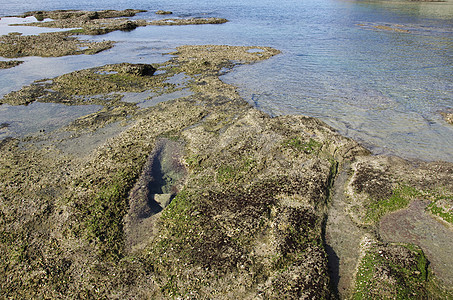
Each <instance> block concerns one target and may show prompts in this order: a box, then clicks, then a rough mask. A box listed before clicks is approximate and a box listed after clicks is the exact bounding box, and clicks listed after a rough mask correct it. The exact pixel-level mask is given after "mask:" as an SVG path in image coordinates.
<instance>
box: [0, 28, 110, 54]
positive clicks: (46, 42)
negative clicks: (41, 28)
mask: <svg viewBox="0 0 453 300" xmlns="http://www.w3.org/2000/svg"><path fill="white" fill-rule="evenodd" d="M71 35H72V33H69V32H52V33H42V34H40V35H25V36H24V35H21V34H8V35H3V36H0V56H3V57H7V58H16V57H25V56H43V57H49V56H66V55H77V54H96V53H98V52H101V51H104V50H106V49H110V48H111V47H112V46H113V42H110V41H102V42H89V41H83V40H79V39H77V38H76V37H72V36H71Z"/></svg>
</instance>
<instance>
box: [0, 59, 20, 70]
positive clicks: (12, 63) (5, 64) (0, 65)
mask: <svg viewBox="0 0 453 300" xmlns="http://www.w3.org/2000/svg"><path fill="white" fill-rule="evenodd" d="M21 63H23V61H20V60H7V61H0V69H10V68H14V67H16V66H18V65H20V64H21Z"/></svg>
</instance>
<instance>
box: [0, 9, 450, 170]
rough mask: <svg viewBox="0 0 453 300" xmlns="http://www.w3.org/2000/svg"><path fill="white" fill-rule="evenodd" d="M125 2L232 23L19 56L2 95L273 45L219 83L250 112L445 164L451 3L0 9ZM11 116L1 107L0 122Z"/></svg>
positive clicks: (118, 35) (138, 33)
mask: <svg viewBox="0 0 453 300" xmlns="http://www.w3.org/2000/svg"><path fill="white" fill-rule="evenodd" d="M126 8H138V9H146V10H148V12H146V13H143V14H139V15H138V16H137V18H146V19H157V18H161V17H160V16H157V15H155V14H154V12H155V11H157V10H160V9H163V10H171V11H173V12H174V15H173V17H206V16H212V17H223V18H227V19H228V20H229V21H230V22H228V23H226V24H222V25H202V26H200V25H199V26H182V27H179V26H168V27H153V26H149V27H142V28H137V29H136V30H134V31H131V32H113V33H110V34H108V35H104V36H96V37H90V38H92V39H94V40H96V39H100V40H102V39H111V40H115V41H118V43H117V45H116V46H115V47H114V48H113V49H111V50H108V51H105V52H102V53H99V54H96V55H94V56H88V55H82V56H70V57H62V58H37V57H30V58H25V63H24V64H22V65H20V66H18V67H16V68H13V69H9V70H0V96H1V95H4V94H6V93H8V92H10V91H12V90H17V89H19V88H20V87H21V86H23V85H25V84H30V83H31V82H33V80H36V79H41V78H51V77H54V76H57V75H60V74H64V73H67V72H70V71H73V70H77V69H83V68H88V67H93V66H98V65H103V64H106V63H119V62H124V61H127V62H145V63H158V62H162V61H165V60H167V59H168V58H169V56H168V55H163V54H165V53H168V52H170V51H171V50H172V49H174V48H175V47H177V46H179V45H184V44H229V45H261V46H271V47H275V48H277V49H279V50H281V51H282V54H280V55H278V56H276V57H274V58H272V59H270V60H268V61H265V62H261V63H259V64H255V65H252V66H241V67H238V68H236V69H235V70H234V71H233V72H231V73H229V74H227V75H225V76H223V78H222V79H223V80H225V81H226V82H228V83H232V84H234V85H236V86H238V87H239V90H240V93H241V95H242V96H243V97H244V98H245V99H246V100H247V101H249V102H250V103H253V104H254V105H256V106H257V107H258V108H259V109H261V110H263V111H265V112H267V113H269V114H271V115H274V116H276V115H282V114H304V115H308V116H313V117H317V118H320V119H322V120H323V121H325V122H326V123H328V124H329V125H331V126H333V127H334V128H336V129H337V130H338V131H339V132H340V133H342V134H344V135H346V136H349V137H352V138H354V139H356V140H357V141H359V142H360V143H362V144H363V145H364V146H366V147H368V148H369V149H370V150H372V151H373V152H374V153H376V154H394V155H399V156H402V157H405V158H418V159H423V160H446V161H453V126H451V125H448V124H446V122H445V121H444V120H443V119H442V117H441V116H440V112H441V111H448V110H453V1H452V0H448V1H446V2H407V1H353V0H317V1H315V0H298V1H296V0H288V1H272V0H228V1H225V0H223V1H220V0H210V1H207V0H202V1H189V0H167V1H160V0H130V1H114V0H106V1H93V0H81V1H78V2H77V3H73V1H69V0H58V1H57V0H42V1H37V0H33V1H26V2H24V1H19V0H8V1H6V0H0V16H8V15H17V14H20V13H23V12H25V11H30V10H53V9H84V10H95V9H126ZM2 22H3V25H2ZM7 22H8V19H7V18H2V20H0V34H3V33H4V32H6V30H10V28H9V27H6V25H5V23H7ZM21 28H22V27H18V29H17V30H16V31H21ZM389 28H393V29H397V30H399V31H396V30H386V29H389ZM28 30H29V29H28ZM406 30H407V31H408V32H405V31H406ZM401 31H403V32H401ZM2 111H3V113H2ZM13 113H15V112H13V111H9V110H8V109H5V108H4V109H3V110H2V109H0V123H3V122H6V121H8V118H10V116H11V115H12V114H13ZM2 119H6V120H2ZM11 130H12V129H11ZM17 132H20V128H19V129H17Z"/></svg>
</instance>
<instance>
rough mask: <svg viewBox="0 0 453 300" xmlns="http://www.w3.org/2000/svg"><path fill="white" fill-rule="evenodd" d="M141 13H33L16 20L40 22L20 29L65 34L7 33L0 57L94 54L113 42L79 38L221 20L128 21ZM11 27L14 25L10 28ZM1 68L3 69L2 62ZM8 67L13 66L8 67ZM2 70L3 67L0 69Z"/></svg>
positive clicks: (1, 38)
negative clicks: (40, 28) (25, 19)
mask: <svg viewBox="0 0 453 300" xmlns="http://www.w3.org/2000/svg"><path fill="white" fill-rule="evenodd" d="M140 12H144V11H143V10H133V9H126V10H123V11H117V10H103V11H78V10H57V11H32V12H27V13H25V14H23V15H22V16H19V17H28V16H34V17H35V18H36V19H37V20H41V21H39V22H32V23H25V24H18V25H21V26H24V25H25V26H37V27H51V28H67V29H70V30H68V31H64V32H50V33H42V34H39V35H26V36H24V35H21V34H20V33H10V34H8V35H3V36H0V56H3V57H6V58H17V57H25V56H43V57H58V56H66V55H78V54H96V53H98V52H101V51H104V50H107V49H110V48H111V47H113V45H114V42H112V41H101V42H93V41H87V40H80V39H79V38H78V37H77V36H78V35H102V34H107V33H109V32H112V31H117V30H121V31H130V30H134V29H135V28H137V27H141V26H151V25H158V26H163V25H200V24H222V23H225V22H227V20H226V19H222V18H190V19H180V18H175V19H164V20H154V21H147V20H141V19H139V20H131V19H128V18H129V17H132V16H135V15H136V14H137V13H140ZM13 26H14V25H13ZM2 66H6V65H5V64H4V63H2ZM8 66H12V65H11V64H9V65H8ZM2 68H4V67H2Z"/></svg>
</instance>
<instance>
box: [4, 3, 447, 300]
mask: <svg viewBox="0 0 453 300" xmlns="http://www.w3.org/2000/svg"><path fill="white" fill-rule="evenodd" d="M42 13H43V14H45V12H42ZM51 13H52V12H49V15H50V14H51ZM92 14H93V12H90V13H89V15H92ZM85 15H86V14H81V16H85ZM97 15H98V16H99V15H100V14H99V13H98V14H97ZM172 55H173V58H172V59H170V60H169V61H167V62H165V63H162V64H153V65H148V64H132V63H120V64H110V65H105V66H102V67H96V68H90V69H85V70H80V71H75V72H71V73H68V74H64V75H61V76H58V77H55V78H51V79H43V80H41V81H37V82H34V83H33V84H31V85H29V86H25V87H23V88H22V89H20V90H18V91H14V92H11V93H9V94H7V95H5V96H4V97H3V98H2V99H0V103H2V104H8V105H26V104H31V103H34V102H40V103H59V104H62V103H63V104H65V105H72V106H79V105H87V104H89V105H99V106H101V108H100V109H99V110H98V111H96V112H94V113H91V114H89V115H86V116H82V117H80V118H77V119H76V120H74V121H73V122H71V123H70V124H69V125H66V126H64V127H62V128H59V129H58V130H55V131H52V132H42V133H40V134H37V135H32V136H27V137H12V138H5V139H3V140H1V141H0V161H1V163H0V175H1V180H0V187H1V188H0V201H1V202H0V208H1V210H0V214H1V215H0V221H1V222H0V237H1V238H0V249H1V252H2V253H3V255H2V256H1V257H0V266H1V268H2V270H3V272H1V274H0V282H1V283H0V284H1V293H2V297H5V298H76V299H78V298H133V297H137V298H172V297H173V298H177V297H182V298H195V299H197V298H218V299H231V298H235V299H237V298H264V299H281V298H311V299H330V298H338V297H339V298H347V297H350V296H352V297H353V298H355V299H369V298H379V297H380V298H387V299H393V298H413V297H414V298H447V299H448V298H449V297H450V298H451V297H452V291H451V290H449V288H448V285H447V283H448V282H449V280H450V278H451V273H450V274H448V270H447V271H446V272H447V274H445V270H442V272H438V271H437V270H436V269H435V268H434V266H430V264H429V260H430V257H429V254H430V253H432V251H429V250H430V248H429V247H430V245H429V244H428V245H426V244H421V245H416V244H411V243H403V241H393V240H392V241H390V240H386V237H385V236H381V234H380V230H381V226H382V224H385V219H384V217H385V216H389V215H390V214H391V213H393V212H395V211H397V210H400V209H404V208H406V207H408V206H409V205H410V203H414V202H423V203H429V205H428V206H427V207H428V209H426V210H423V211H422V212H421V213H422V214H423V215H424V217H426V218H431V219H433V220H435V222H438V223H439V224H440V225H439V226H443V227H442V228H445V230H447V231H448V230H449V232H451V223H452V207H453V202H452V201H453V185H452V181H451V178H452V177H453V164H451V163H446V162H436V163H428V162H419V161H407V160H403V159H399V158H395V157H387V156H372V155H371V154H370V152H369V151H368V150H367V149H365V148H363V147H362V146H360V145H359V144H358V143H357V142H355V141H353V140H351V139H349V138H346V137H343V136H341V135H340V134H338V133H337V132H336V131H335V130H334V129H333V128H332V127H330V126H328V125H326V124H325V123H323V122H321V121H319V120H317V119H315V118H311V117H305V116H301V115H287V116H279V117H270V116H269V115H267V114H265V113H263V112H261V111H259V110H257V109H256V108H254V107H252V106H251V105H250V104H248V103H247V102H246V101H245V100H244V99H242V98H241V97H240V95H239V94H238V92H237V89H236V88H235V87H234V86H232V85H229V84H226V83H224V82H222V81H221V80H220V78H219V76H220V75H221V74H224V73H225V72H231V71H233V72H234V68H235V67H237V66H239V65H244V64H254V63H259V62H261V61H264V60H268V59H272V58H273V57H274V56H276V55H279V51H278V50H277V49H273V48H270V47H261V46H227V45H201V46H200V45H197V46H190V45H186V46H181V47H178V48H177V49H176V50H175V51H174V52H172ZM178 91H186V92H187V94H186V95H185V96H183V97H178V98H174V99H170V100H168V101H165V102H159V103H157V104H155V105H152V106H149V107H148V106H143V107H140V106H139V105H138V104H137V103H134V102H129V101H123V99H124V97H125V95H126V94H127V93H137V94H140V95H142V96H145V95H146V94H148V96H147V97H148V98H149V99H148V101H151V102H152V101H153V98H156V97H159V96H162V95H171V94H174V93H175V92H178ZM144 98H145V100H144V101H147V99H146V96H145V97H144ZM7 127H8V125H3V124H2V128H1V129H3V128H7ZM87 145H94V146H87ZM74 147H77V148H79V151H74V149H73V148H74ZM335 218H337V219H338V218H340V219H341V218H346V219H347V220H349V223H344V222H340V223H335V222H333V221H334V220H335ZM345 224H346V225H347V228H346V226H345ZM337 226H339V227H337ZM341 226H344V227H345V228H343V229H344V230H338V228H341ZM433 228H434V227H433ZM445 243H447V244H448V245H450V246H453V245H451V243H453V241H451V239H450V240H445ZM424 247H426V248H425V249H424ZM425 253H426V255H425ZM335 257H336V259H335ZM436 259H440V260H442V259H443V258H442V257H441V258H437V257H436ZM447 259H448V258H447ZM346 261H349V263H348V264H346V265H345V264H344V262H346ZM440 263H443V262H440ZM344 270H347V271H348V276H349V279H348V280H347V281H344V280H343V279H344V277H346V276H343V273H344V272H345V271H344ZM450 272H451V271H450ZM342 278H343V279H342ZM342 280H343V281H342ZM339 283H341V285H340V284H339ZM339 286H343V287H344V289H340V288H339Z"/></svg>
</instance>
